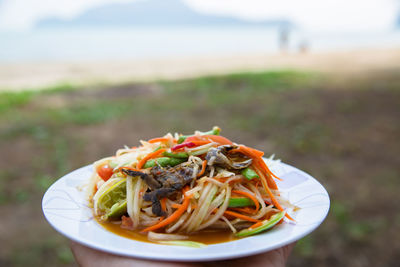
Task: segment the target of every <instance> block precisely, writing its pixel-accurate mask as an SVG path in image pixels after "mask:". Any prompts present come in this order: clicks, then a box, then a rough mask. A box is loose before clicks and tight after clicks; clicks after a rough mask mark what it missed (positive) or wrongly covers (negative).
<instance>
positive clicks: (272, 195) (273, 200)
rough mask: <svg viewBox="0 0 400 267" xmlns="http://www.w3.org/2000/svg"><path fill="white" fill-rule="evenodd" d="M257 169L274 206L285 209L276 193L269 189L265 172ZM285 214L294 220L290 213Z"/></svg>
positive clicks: (281, 209)
mask: <svg viewBox="0 0 400 267" xmlns="http://www.w3.org/2000/svg"><path fill="white" fill-rule="evenodd" d="M255 171H256V173H257V174H258V176H260V179H261V183H262V185H263V187H264V189H265V191H267V194H268V195H269V197H270V198H271V201H272V203H273V204H274V206H275V207H276V208H277V209H278V210H280V211H283V208H282V206H281V204H279V202H278V201H277V200H276V198H275V196H274V194H272V192H271V189H269V187H268V182H267V179H266V178H265V176H264V174H263V173H262V171H260V170H259V169H258V168H255ZM285 216H286V217H287V218H288V219H290V220H292V221H294V220H293V218H292V217H290V215H289V214H287V213H286V215H285Z"/></svg>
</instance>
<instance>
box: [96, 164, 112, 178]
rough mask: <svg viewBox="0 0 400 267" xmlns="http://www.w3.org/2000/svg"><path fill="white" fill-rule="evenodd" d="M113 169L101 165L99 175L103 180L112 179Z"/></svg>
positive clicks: (98, 170) (106, 165)
mask: <svg viewBox="0 0 400 267" xmlns="http://www.w3.org/2000/svg"><path fill="white" fill-rule="evenodd" d="M113 173H114V171H113V169H112V168H111V167H110V166H108V164H104V165H101V166H99V167H98V168H97V174H98V175H99V176H100V178H101V179H103V180H104V181H107V180H108V179H110V177H111V175H113Z"/></svg>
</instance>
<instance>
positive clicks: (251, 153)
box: [232, 145, 281, 190]
mask: <svg viewBox="0 0 400 267" xmlns="http://www.w3.org/2000/svg"><path fill="white" fill-rule="evenodd" d="M232 151H234V152H241V153H243V154H245V155H246V156H248V157H250V158H252V159H253V161H254V163H253V165H255V166H256V167H258V168H259V169H261V170H263V171H265V172H266V173H267V174H268V175H267V178H268V179H267V181H268V186H269V187H271V188H272V189H274V190H276V189H278V186H277V185H276V183H275V181H274V179H273V178H272V177H275V178H277V179H279V180H281V179H280V178H279V177H278V176H276V175H275V174H273V173H272V172H271V170H270V169H269V168H268V166H267V164H265V162H264V160H263V159H262V156H263V155H264V152H262V151H260V150H257V149H254V148H251V147H247V146H243V145H240V146H239V148H238V149H235V150H232Z"/></svg>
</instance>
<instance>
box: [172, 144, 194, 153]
mask: <svg viewBox="0 0 400 267" xmlns="http://www.w3.org/2000/svg"><path fill="white" fill-rule="evenodd" d="M194 146H196V145H195V144H194V143H192V142H187V143H182V144H179V145H176V146H174V147H172V148H171V150H172V151H175V150H178V149H180V148H183V147H194Z"/></svg>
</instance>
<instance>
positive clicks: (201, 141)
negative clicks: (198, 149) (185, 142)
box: [190, 140, 211, 146]
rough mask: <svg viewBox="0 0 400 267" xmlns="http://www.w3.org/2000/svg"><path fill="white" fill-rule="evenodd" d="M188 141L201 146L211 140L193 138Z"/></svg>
mask: <svg viewBox="0 0 400 267" xmlns="http://www.w3.org/2000/svg"><path fill="white" fill-rule="evenodd" d="M190 143H193V144H195V145H196V146H202V145H206V144H209V143H211V141H208V140H207V141H203V140H199V141H195V140H193V141H190Z"/></svg>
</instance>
